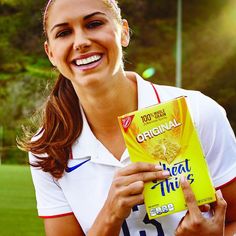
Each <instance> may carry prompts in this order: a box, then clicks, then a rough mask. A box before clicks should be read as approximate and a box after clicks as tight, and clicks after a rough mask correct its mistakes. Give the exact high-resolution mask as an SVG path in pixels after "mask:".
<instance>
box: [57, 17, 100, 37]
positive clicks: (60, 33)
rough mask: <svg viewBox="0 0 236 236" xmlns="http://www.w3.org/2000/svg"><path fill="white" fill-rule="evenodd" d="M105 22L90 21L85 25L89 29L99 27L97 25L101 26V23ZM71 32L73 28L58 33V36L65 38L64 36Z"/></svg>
mask: <svg viewBox="0 0 236 236" xmlns="http://www.w3.org/2000/svg"><path fill="white" fill-rule="evenodd" d="M103 24H104V23H103V22H102V21H98V20H96V21H91V22H89V23H88V24H86V25H85V27H86V28H87V29H94V28H97V27H100V26H101V25H103ZM70 33H71V30H63V31H61V32H59V33H57V34H56V38H63V37H66V36H68V35H69V34H70Z"/></svg>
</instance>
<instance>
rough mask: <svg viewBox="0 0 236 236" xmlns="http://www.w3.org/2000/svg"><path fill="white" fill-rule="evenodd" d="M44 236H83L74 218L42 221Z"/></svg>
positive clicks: (70, 216)
mask: <svg viewBox="0 0 236 236" xmlns="http://www.w3.org/2000/svg"><path fill="white" fill-rule="evenodd" d="M44 227H45V232H46V236H59V235H60V236H85V234H84V233H83V230H82V229H81V227H80V224H79V223H78V221H77V220H76V218H75V216H74V215H73V214H72V215H68V216H62V217H55V218H48V219H44Z"/></svg>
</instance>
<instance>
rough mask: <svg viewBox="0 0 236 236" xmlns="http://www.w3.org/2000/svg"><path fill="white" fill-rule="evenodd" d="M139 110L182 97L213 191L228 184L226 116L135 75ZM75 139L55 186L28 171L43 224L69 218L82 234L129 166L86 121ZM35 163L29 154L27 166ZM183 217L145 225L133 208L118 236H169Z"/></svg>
mask: <svg viewBox="0 0 236 236" xmlns="http://www.w3.org/2000/svg"><path fill="white" fill-rule="evenodd" d="M136 78H137V86H138V108H139V109H140V108H144V107H147V106H150V105H154V104H157V103H158V102H159V99H160V101H161V102H164V101H167V100H170V99H173V98H176V97H179V96H186V100H187V103H188V106H189V109H190V113H191V116H192V118H193V121H194V124H195V126H196V128H197V131H198V134H199V137H200V140H201V142H202V146H203V150H204V153H205V156H206V160H207V163H208V166H209V169H210V174H211V177H212V180H213V183H214V186H215V187H216V188H217V187H220V186H222V185H225V184H227V183H229V182H230V181H233V180H234V179H235V177H236V176H235V175H236V142H235V136H234V133H233V131H232V129H231V127H230V125H229V122H228V120H227V118H226V115H225V111H224V110H223V108H222V107H221V106H219V105H218V104H217V103H216V102H214V101H213V100H212V99H210V98H209V97H207V96H204V95H203V94H201V93H200V92H197V91H189V90H184V89H180V88H175V87H169V86H160V85H155V86H153V85H152V84H151V83H149V82H147V81H145V80H143V79H142V78H141V77H140V76H138V75H136ZM83 122H84V123H83V129H82V133H81V135H80V137H79V138H78V140H77V141H76V142H75V143H74V145H73V146H72V159H70V160H69V162H68V170H67V172H65V174H64V175H63V177H62V178H61V179H59V180H55V179H54V178H53V177H52V176H51V175H50V174H49V173H45V172H43V171H42V170H40V169H37V168H33V167H31V171H32V176H33V182H34V186H35V189H36V198H37V208H38V213H39V216H40V217H42V218H50V217H57V216H61V215H67V214H74V215H75V217H76V218H77V220H78V221H79V223H80V225H81V227H82V229H83V231H84V233H85V234H86V233H87V232H88V230H89V229H90V227H91V226H92V224H93V222H94V220H95V218H96V217H97V215H98V213H99V211H100V209H101V208H102V207H103V205H104V202H105V200H106V198H107V195H108V191H109V189H110V186H111V183H112V179H113V176H114V172H115V171H116V170H117V169H119V168H122V167H124V166H126V165H128V164H130V158H129V155H128V151H127V150H126V151H125V152H124V153H123V155H122V157H121V159H120V161H118V160H117V159H116V158H115V157H114V156H113V155H112V154H111V153H110V152H109V151H108V150H107V149H106V148H105V147H104V146H103V144H102V143H101V142H100V141H99V140H97V139H96V137H95V136H94V135H93V133H92V131H91V129H90V127H89V125H88V123H87V120H86V118H85V116H84V115H83ZM34 161H35V157H34V156H33V155H32V154H30V162H31V163H32V162H34ZM185 213H186V212H185V211H182V212H179V213H175V214H172V215H168V216H165V217H160V218H158V219H156V220H148V218H147V214H146V211H145V207H144V205H138V206H135V207H134V208H133V209H132V211H131V214H130V216H129V217H128V218H127V219H126V220H125V221H124V224H123V226H122V229H121V232H120V235H124V236H129V235H130V236H145V235H148V236H157V235H158V236H162V235H165V236H173V235H174V232H175V229H176V227H177V225H178V223H179V221H180V220H181V218H182V217H183V216H184V215H185Z"/></svg>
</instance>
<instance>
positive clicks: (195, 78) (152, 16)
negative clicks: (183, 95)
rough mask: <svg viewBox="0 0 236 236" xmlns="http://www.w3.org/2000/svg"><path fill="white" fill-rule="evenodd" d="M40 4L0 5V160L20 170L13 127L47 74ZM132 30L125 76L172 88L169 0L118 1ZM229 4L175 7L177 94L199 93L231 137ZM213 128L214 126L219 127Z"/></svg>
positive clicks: (37, 101) (39, 0)
mask: <svg viewBox="0 0 236 236" xmlns="http://www.w3.org/2000/svg"><path fill="white" fill-rule="evenodd" d="M44 4H45V1H43V0H34V1H32V0H0V126H1V127H3V131H1V129H0V149H1V150H0V155H1V159H2V162H4V163H26V162H27V158H26V154H25V153H23V152H21V151H19V150H18V149H17V148H16V144H15V139H16V135H17V134H19V133H20V130H21V125H22V124H27V123H28V122H29V121H28V118H29V117H30V116H31V114H33V113H34V112H35V110H36V109H37V108H38V107H39V106H41V104H42V103H43V100H44V99H45V97H46V96H47V93H48V92H47V90H46V89H45V88H47V87H48V83H50V82H53V80H54V78H55V73H54V71H53V69H52V68H51V66H50V64H49V62H48V60H47V58H46V56H45V54H44V51H43V41H44V39H43V35H42V26H41V19H42V9H43V7H44ZM120 6H121V8H122V10H123V16H124V17H125V18H127V19H128V20H129V23H130V27H131V29H132V31H133V35H132V40H131V43H130V46H129V47H128V49H127V50H126V56H125V57H126V59H125V60H126V69H127V70H135V71H137V72H138V73H140V74H142V72H143V71H144V70H145V69H147V68H149V67H154V68H155V70H156V74H155V75H154V76H153V77H151V78H150V80H151V81H153V82H155V83H159V84H167V85H175V61H176V59H175V46H176V14H177V11H176V8H177V1H176V0H168V1H166V0H155V1H153V0H139V1H136V0H129V1H127V0H126V1H125V0H120ZM235 28H236V1H235V0H225V1H222V0H191V1H188V0H183V56H184V57H183V87H184V88H188V89H196V90H200V91H202V92H204V93H205V94H207V95H209V96H211V97H212V98H213V99H215V100H217V101H218V102H219V103H220V104H221V105H222V106H223V107H224V108H225V109H226V111H227V114H228V118H229V120H230V122H231V125H232V127H233V128H234V130H236V80H235V75H236V66H235V61H236V40H235V38H236V31H235ZM219 128H220V127H219Z"/></svg>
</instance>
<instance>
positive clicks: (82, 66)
mask: <svg viewBox="0 0 236 236" xmlns="http://www.w3.org/2000/svg"><path fill="white" fill-rule="evenodd" d="M102 57H103V54H101V53H89V54H86V55H82V56H80V57H79V58H76V59H74V60H73V61H72V63H73V65H75V66H76V67H77V68H78V69H79V70H82V71H87V70H91V69H94V68H96V67H97V66H98V65H100V63H101V61H102Z"/></svg>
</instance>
